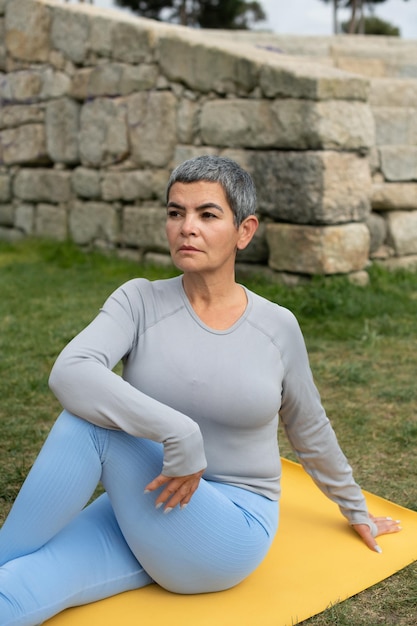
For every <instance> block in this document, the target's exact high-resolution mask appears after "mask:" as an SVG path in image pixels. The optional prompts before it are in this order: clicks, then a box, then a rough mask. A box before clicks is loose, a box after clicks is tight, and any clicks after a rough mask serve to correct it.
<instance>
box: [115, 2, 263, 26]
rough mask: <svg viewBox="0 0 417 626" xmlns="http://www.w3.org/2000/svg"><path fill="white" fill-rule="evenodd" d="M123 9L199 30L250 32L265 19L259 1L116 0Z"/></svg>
mask: <svg viewBox="0 0 417 626" xmlns="http://www.w3.org/2000/svg"><path fill="white" fill-rule="evenodd" d="M116 4H118V5H119V6H121V7H126V8H129V9H131V10H132V11H133V12H134V13H137V14H138V15H141V16H142V17H147V18H150V19H154V20H164V21H167V22H174V23H177V24H182V25H183V26H193V27H200V28H222V29H226V30H227V29H243V30H245V29H248V28H251V26H252V25H253V24H254V23H255V22H260V21H262V20H265V19H266V15H265V13H264V11H263V9H262V6H261V4H260V3H259V2H256V1H252V2H247V1H245V0H221V2H220V1H219V0H192V1H191V2H190V1H189V0H188V1H187V0H165V1H164V0H116Z"/></svg>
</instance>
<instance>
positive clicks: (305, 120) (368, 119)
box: [200, 98, 374, 150]
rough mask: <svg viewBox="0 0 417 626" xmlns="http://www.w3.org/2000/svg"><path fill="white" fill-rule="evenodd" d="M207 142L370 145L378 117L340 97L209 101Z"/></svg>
mask: <svg viewBox="0 0 417 626" xmlns="http://www.w3.org/2000/svg"><path fill="white" fill-rule="evenodd" d="M200 126H201V138H202V140H203V143H205V144H207V145H217V146H228V147H247V148H263V149H264V148H288V149H299V150H306V149H314V150H317V149H337V150H341V149H343V150H356V149H368V148H370V147H371V146H372V145H373V143H374V121H373V116H372V112H371V110H370V108H369V106H368V105H367V104H365V103H362V102H342V101H337V100H332V101H326V102H314V101H311V100H294V99H291V98H289V99H282V100H275V101H273V102H272V103H270V102H269V101H267V100H248V99H230V100H209V101H208V102H206V103H205V104H204V105H203V107H202V112H201V119H200Z"/></svg>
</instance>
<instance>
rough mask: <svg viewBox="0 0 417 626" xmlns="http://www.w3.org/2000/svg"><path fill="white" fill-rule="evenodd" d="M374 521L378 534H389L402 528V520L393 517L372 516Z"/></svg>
mask: <svg viewBox="0 0 417 626" xmlns="http://www.w3.org/2000/svg"><path fill="white" fill-rule="evenodd" d="M371 519H372V521H373V522H374V524H376V527H377V529H378V532H377V536H378V535H388V534H391V533H398V532H399V531H400V530H401V522H400V520H398V519H397V520H394V519H392V517H374V516H372V518H371Z"/></svg>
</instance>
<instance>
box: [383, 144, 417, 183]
mask: <svg viewBox="0 0 417 626" xmlns="http://www.w3.org/2000/svg"><path fill="white" fill-rule="evenodd" d="M379 153H380V158H381V171H382V173H383V175H384V177H385V179H386V180H387V181H398V182H400V181H415V180H416V181H417V147H416V146H381V147H380V149H379Z"/></svg>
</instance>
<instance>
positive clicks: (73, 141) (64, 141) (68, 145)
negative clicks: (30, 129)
mask: <svg viewBox="0 0 417 626" xmlns="http://www.w3.org/2000/svg"><path fill="white" fill-rule="evenodd" d="M79 118H80V105H79V104H77V103H76V102H74V100H70V99H68V98H60V99H58V100H52V101H51V102H48V104H47V106H46V118H45V127H46V146H47V150H48V154H49V156H50V158H51V160H52V161H54V162H55V163H68V164H71V163H77V161H78V160H79V156H78V131H79V125H80V123H79Z"/></svg>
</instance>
